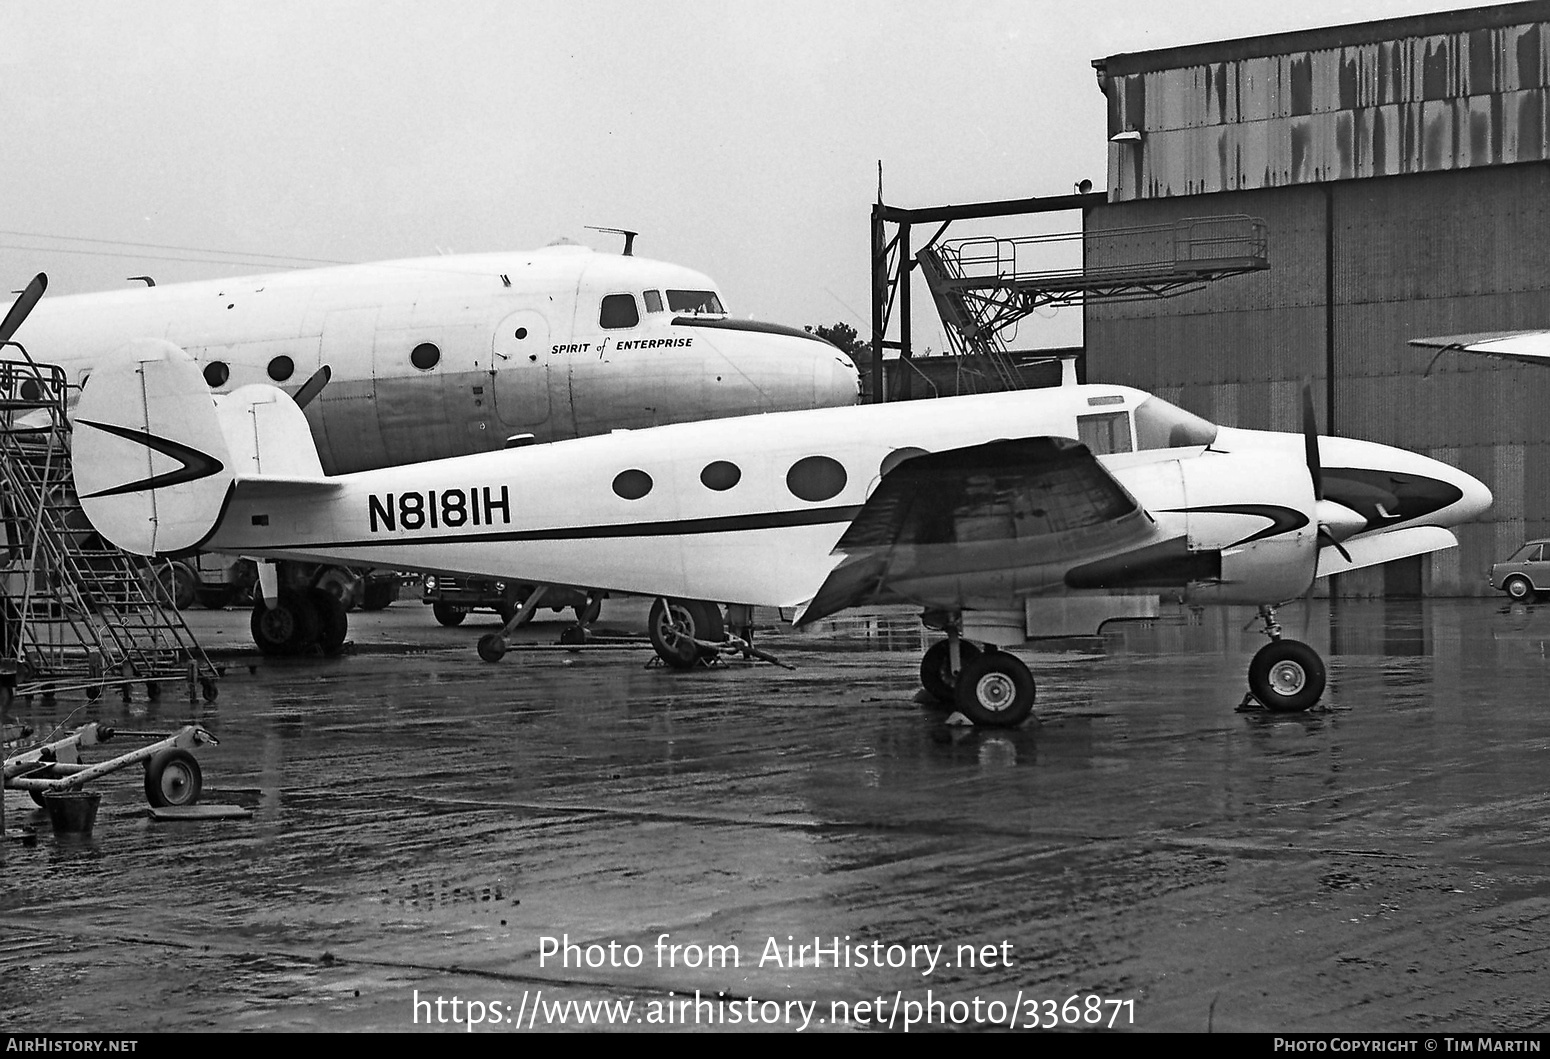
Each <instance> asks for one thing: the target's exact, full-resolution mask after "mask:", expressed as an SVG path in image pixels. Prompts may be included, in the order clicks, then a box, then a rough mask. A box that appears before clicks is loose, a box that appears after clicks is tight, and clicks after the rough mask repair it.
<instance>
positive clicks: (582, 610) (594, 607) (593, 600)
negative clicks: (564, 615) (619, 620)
mask: <svg viewBox="0 0 1550 1059" xmlns="http://www.w3.org/2000/svg"><path fill="white" fill-rule="evenodd" d="M571 610H572V611H573V612H575V615H576V624H577V625H591V624H592V623H593V622H594V621H597V617H598V615H599V614H601V613H603V597H602V596H600V595H592V594H590V593H589V594H588V595H587V601H586V603H584V604H582V605H581V606H577V607H572V608H571Z"/></svg>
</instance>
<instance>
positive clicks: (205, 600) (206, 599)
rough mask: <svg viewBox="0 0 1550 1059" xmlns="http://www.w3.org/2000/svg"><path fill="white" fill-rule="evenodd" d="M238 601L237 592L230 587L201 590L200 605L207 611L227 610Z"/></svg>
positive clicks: (223, 586)
mask: <svg viewBox="0 0 1550 1059" xmlns="http://www.w3.org/2000/svg"><path fill="white" fill-rule="evenodd" d="M236 601H237V590H236V589H235V588H233V587H232V586H230V585H221V586H219V587H217V588H201V589H200V590H199V605H200V606H201V607H204V608H205V609H207V610H225V609H226V608H227V607H229V606H231V605H232V604H233V603H235V602H236Z"/></svg>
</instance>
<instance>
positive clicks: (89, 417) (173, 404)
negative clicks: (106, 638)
mask: <svg viewBox="0 0 1550 1059" xmlns="http://www.w3.org/2000/svg"><path fill="white" fill-rule="evenodd" d="M72 428H73V432H72V440H71V450H72V451H71V457H72V465H73V468H74V475H75V488H76V492H77V494H79V496H80V501H81V508H82V509H83V510H84V511H85V513H86V517H87V518H88V519H90V520H91V523H92V526H93V527H94V528H95V529H96V530H97V532H99V533H101V534H102V535H103V536H104V537H106V538H107V539H108V540H110V541H112V542H113V543H114V544H116V545H117V546H118V547H120V548H122V549H124V550H125V551H128V552H133V553H135V554H137V555H163V554H172V553H176V552H181V551H186V550H189V549H191V548H193V547H194V546H195V545H197V544H199V543H200V542H201V541H203V540H204V539H206V538H207V537H208V536H209V534H210V532H211V531H212V530H213V529H214V527H215V524H216V522H217V520H218V519H219V518H220V513H221V509H222V507H223V506H224V504H225V502H226V495H227V491H228V490H229V489H230V487H231V484H232V480H233V473H232V469H231V467H230V465H229V464H230V456H229V454H228V452H227V446H226V439H225V436H224V434H223V433H222V430H221V425H220V422H219V420H218V419H217V416H216V409H215V401H214V399H213V398H212V397H211V396H210V388H209V386H208V385H207V384H206V383H205V380H204V376H203V375H201V374H200V371H199V366H198V365H197V364H195V363H194V361H193V359H192V358H191V357H189V355H188V354H187V353H185V352H183V350H181V349H179V348H178V347H177V346H175V345H173V344H172V343H171V342H166V341H163V340H161V339H138V340H136V341H134V342H130V343H129V344H128V345H125V346H123V347H121V348H120V349H118V350H117V351H116V352H114V353H113V354H111V355H110V356H108V357H107V358H105V360H104V362H103V363H102V364H99V365H98V366H97V368H96V370H95V371H93V372H92V374H91V377H90V378H89V379H88V380H87V383H86V386H85V388H84V389H83V390H82V392H81V400H80V403H79V404H78V405H77V406H76V409H75V413H74V416H73V419H72Z"/></svg>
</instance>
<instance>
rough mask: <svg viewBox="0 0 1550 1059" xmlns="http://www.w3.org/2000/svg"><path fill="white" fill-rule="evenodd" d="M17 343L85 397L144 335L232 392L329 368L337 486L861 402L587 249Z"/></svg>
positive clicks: (293, 275)
mask: <svg viewBox="0 0 1550 1059" xmlns="http://www.w3.org/2000/svg"><path fill="white" fill-rule="evenodd" d="M15 338H16V341H17V342H19V343H21V344H22V345H23V346H25V348H26V349H27V351H28V353H29V354H30V355H31V356H32V358H33V359H34V360H36V361H38V362H40V363H48V364H57V365H60V366H62V367H64V368H65V369H66V371H67V373H68V376H69V381H70V382H71V383H72V384H77V385H78V384H79V383H81V382H82V381H83V380H84V379H85V378H86V377H88V376H89V375H90V374H91V372H92V371H93V370H95V369H96V368H98V367H100V366H102V365H104V364H106V363H107V361H108V358H109V357H110V356H111V355H112V354H113V353H114V351H116V350H117V349H118V348H119V347H120V346H122V345H123V344H124V343H125V342H126V341H128V340H130V339H136V338H154V339H165V340H167V341H170V342H172V343H174V344H175V345H177V346H180V347H182V348H183V349H184V350H185V351H186V352H187V353H188V354H189V356H191V357H192V358H193V359H194V361H195V362H196V363H197V364H198V365H199V368H200V372H201V375H202V377H203V379H204V381H205V384H206V386H207V388H208V389H209V390H210V392H211V393H213V394H216V395H224V394H229V393H231V392H233V391H234V390H236V389H239V388H240V387H242V386H245V385H248V384H252V383H268V384H271V385H277V386H281V387H283V388H285V389H286V390H287V391H288V392H290V393H292V394H295V393H296V392H297V391H298V390H300V389H301V388H302V386H303V384H304V383H305V382H306V381H307V380H309V379H310V378H312V376H313V375H314V373H316V372H318V371H319V370H320V369H322V368H325V367H326V368H327V369H328V370H329V373H330V379H331V381H329V383H328V385H326V386H324V387H323V389H322V390H321V391H320V392H319V393H318V394H317V397H316V399H315V400H313V401H311V402H310V404H308V406H307V408H306V417H307V420H308V425H309V427H310V428H311V432H312V436H313V440H314V442H315V444H316V446H317V451H318V456H319V458H320V461H321V464H322V466H323V467H324V468H325V469H326V470H327V471H328V472H329V473H344V472H348V471H355V470H362V469H366V468H372V467H387V466H394V465H398V464H405V463H414V462H418V461H423V460H430V459H438V458H443V457H449V456H458V455H466V454H470V453H476V452H484V451H489V450H493V449H499V448H501V447H502V446H503V445H505V444H506V441H507V439H508V438H510V437H511V436H513V435H517V434H531V435H533V437H534V439H535V440H537V441H540V442H542V441H551V440H559V439H562V438H574V437H584V436H587V435H590V434H597V433H602V432H605V431H607V430H611V429H615V428H619V427H646V426H655V425H659V424H663V423H676V422H690V421H695V420H700V419H706V418H711V417H716V416H736V415H747V414H752V413H759V412H770V411H784V410H788V409H805V408H825V407H831V406H843V405H853V404H855V403H856V401H857V397H858V383H857V374H856V370H855V367H854V365H852V364H851V362H850V361H849V359H848V358H846V357H845V356H844V355H843V354H841V353H840V352H839V351H838V350H836V349H835V348H834V347H833V346H831V345H829V344H828V343H826V342H824V341H822V340H820V339H817V338H816V337H814V336H813V335H810V334H807V333H805V332H802V331H799V330H796V329H793V328H786V327H780V326H778V325H770V324H760V323H756V322H752V321H747V320H736V319H733V318H731V317H729V316H728V315H727V314H726V312H725V303H724V299H723V297H722V294H721V292H720V290H719V289H718V287H717V286H716V284H715V283H714V282H712V280H711V279H710V278H709V277H708V276H706V275H704V274H703V273H700V272H697V271H694V270H693V269H689V268H684V267H682V266H679V265H674V264H669V263H666V262H661V261H653V260H650V259H647V258H640V257H633V256H628V257H627V256H623V255H617V254H602V253H597V252H594V251H592V250H590V249H588V248H586V247H581V246H574V245H563V246H551V247H547V248H544V249H542V250H537V251H531V252H513V253H490V254H473V255H457V256H444V257H433V258H425V259H418V260H405V261H388V262H380V263H375V264H361V265H341V266H334V267H328V268H317V269H305V270H298V271H293V272H281V273H274V274H270V275H262V276H247V277H240V278H232V279H220V280H207V281H199V282H193V283H177V284H168V285H163V286H156V287H135V288H131V289H126V290H121V291H111V292H105V293H98V294H79V295H71V296H66V297H57V298H50V299H47V300H44V301H42V302H41V303H39V304H38V305H37V307H36V308H35V309H34V310H33V311H32V313H31V315H30V316H29V317H27V319H26V320H25V322H24V323H23V324H22V325H21V326H20V327H19V328H18V330H17V333H16V335H15Z"/></svg>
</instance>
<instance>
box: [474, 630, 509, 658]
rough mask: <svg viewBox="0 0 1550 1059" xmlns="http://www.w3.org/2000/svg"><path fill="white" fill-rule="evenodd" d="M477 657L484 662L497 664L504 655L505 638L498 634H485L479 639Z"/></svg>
mask: <svg viewBox="0 0 1550 1059" xmlns="http://www.w3.org/2000/svg"><path fill="white" fill-rule="evenodd" d="M478 650H479V657H480V658H482V659H484V660H485V661H486V662H499V661H500V660H501V659H502V658H504V657H505V655H506V637H504V636H502V635H501V634H500V633H498V632H487V633H485V634H484V635H483V636H481V637H479V645H478Z"/></svg>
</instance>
